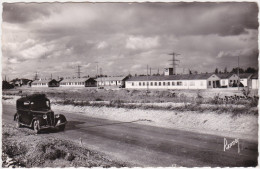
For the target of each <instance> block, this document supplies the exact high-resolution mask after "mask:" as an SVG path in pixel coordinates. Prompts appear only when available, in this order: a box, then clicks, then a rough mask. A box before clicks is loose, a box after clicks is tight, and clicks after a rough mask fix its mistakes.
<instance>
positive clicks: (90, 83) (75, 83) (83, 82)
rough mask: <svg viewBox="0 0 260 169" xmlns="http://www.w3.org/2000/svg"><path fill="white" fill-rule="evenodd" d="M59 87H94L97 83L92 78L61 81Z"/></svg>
mask: <svg viewBox="0 0 260 169" xmlns="http://www.w3.org/2000/svg"><path fill="white" fill-rule="evenodd" d="M60 86H61V87H96V86H97V82H96V80H95V79H93V78H74V79H63V80H62V81H61V82H60Z"/></svg>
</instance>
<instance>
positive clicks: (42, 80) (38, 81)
mask: <svg viewBox="0 0 260 169" xmlns="http://www.w3.org/2000/svg"><path fill="white" fill-rule="evenodd" d="M50 81H51V80H45V79H40V80H35V81H33V82H32V83H49V82H50Z"/></svg>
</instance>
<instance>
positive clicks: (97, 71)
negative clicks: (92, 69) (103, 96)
mask: <svg viewBox="0 0 260 169" xmlns="http://www.w3.org/2000/svg"><path fill="white" fill-rule="evenodd" d="M95 63H96V64H97V79H98V62H95ZM97 89H98V81H97Z"/></svg>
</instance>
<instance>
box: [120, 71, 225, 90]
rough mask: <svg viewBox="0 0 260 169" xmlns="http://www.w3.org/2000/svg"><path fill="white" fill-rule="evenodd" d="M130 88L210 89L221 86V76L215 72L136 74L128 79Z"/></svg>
mask: <svg viewBox="0 0 260 169" xmlns="http://www.w3.org/2000/svg"><path fill="white" fill-rule="evenodd" d="M125 86H126V88H128V89H208V88H219V87H220V78H219V77H218V76H217V75H216V74H214V73H204V74H185V75H163V76H135V77H131V78H129V79H127V80H126V82H125Z"/></svg>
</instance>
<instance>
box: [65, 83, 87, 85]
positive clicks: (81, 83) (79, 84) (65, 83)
mask: <svg viewBox="0 0 260 169" xmlns="http://www.w3.org/2000/svg"><path fill="white" fill-rule="evenodd" d="M60 84H61V85H85V82H67V83H66V82H62V83H60Z"/></svg>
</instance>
